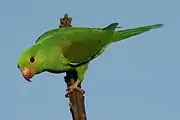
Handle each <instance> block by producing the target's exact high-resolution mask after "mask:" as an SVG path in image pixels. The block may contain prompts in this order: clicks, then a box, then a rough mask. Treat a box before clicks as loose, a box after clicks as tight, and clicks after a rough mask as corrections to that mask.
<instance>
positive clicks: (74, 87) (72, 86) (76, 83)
mask: <svg viewBox="0 0 180 120" xmlns="http://www.w3.org/2000/svg"><path fill="white" fill-rule="evenodd" d="M79 83H80V82H79V80H77V81H76V82H75V83H74V84H72V85H71V86H70V87H69V88H68V89H66V91H68V92H67V93H66V94H65V97H68V96H69V94H70V93H72V91H73V90H77V91H78V92H81V93H82V94H84V93H85V91H84V90H83V89H82V88H79V87H78V84H79Z"/></svg>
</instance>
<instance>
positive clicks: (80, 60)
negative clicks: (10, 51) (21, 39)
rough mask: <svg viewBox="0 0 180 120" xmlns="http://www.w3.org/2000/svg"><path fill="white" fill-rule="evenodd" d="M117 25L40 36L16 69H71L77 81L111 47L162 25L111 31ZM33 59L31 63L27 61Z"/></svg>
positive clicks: (70, 29) (19, 61) (61, 29)
mask: <svg viewBox="0 0 180 120" xmlns="http://www.w3.org/2000/svg"><path fill="white" fill-rule="evenodd" d="M117 25H118V23H113V24H111V25H109V26H107V27H105V28H77V27H71V28H57V29H53V30H50V31H48V32H46V33H44V34H43V35H41V36H40V37H39V38H38V39H37V41H36V43H35V44H34V45H32V46H31V47H30V48H29V49H27V50H26V51H24V52H23V54H22V55H21V56H20V57H19V59H18V66H19V67H20V68H23V67H28V68H30V69H34V70H35V71H36V73H37V74H38V73H41V72H43V71H49V72H53V73H61V72H66V71H68V70H70V69H75V70H76V71H77V73H78V77H79V79H80V80H81V81H82V80H83V79H84V74H85V71H86V70H87V68H88V63H89V62H90V61H91V60H93V59H94V58H96V57H98V56H99V55H100V54H101V53H102V52H103V51H104V50H105V48H106V47H107V46H108V45H110V44H111V43H114V42H117V41H120V40H123V39H125V38H128V37H131V36H135V35H138V34H141V33H143V32H146V31H149V30H151V29H154V28H159V27H162V26H163V25H162V24H156V25H151V26H143V27H138V28H134V29H127V30H120V31H115V29H116V27H117ZM32 56H33V57H34V58H35V62H34V63H31V62H30V60H29V59H30V58H31V57H32Z"/></svg>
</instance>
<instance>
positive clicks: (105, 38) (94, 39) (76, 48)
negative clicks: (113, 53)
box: [61, 23, 118, 64]
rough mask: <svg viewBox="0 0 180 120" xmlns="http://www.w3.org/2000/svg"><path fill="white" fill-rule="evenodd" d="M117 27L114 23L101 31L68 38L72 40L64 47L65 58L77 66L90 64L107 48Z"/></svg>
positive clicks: (82, 33)
mask: <svg viewBox="0 0 180 120" xmlns="http://www.w3.org/2000/svg"><path fill="white" fill-rule="evenodd" d="M117 25H118V24H117V23H113V24H111V25H109V26H107V27H106V28H104V29H101V30H94V29H92V31H87V32H86V31H84V32H76V35H75V36H72V37H70V36H68V37H69V39H71V40H70V41H69V42H67V44H66V45H64V46H63V49H62V51H61V52H62V54H63V56H64V57H66V58H67V59H68V60H69V61H71V62H72V63H76V64H82V63H84V62H85V63H86V62H89V61H90V60H92V59H94V58H95V57H97V56H98V55H97V54H99V53H101V52H102V49H103V48H104V47H105V46H107V44H108V43H109V42H110V41H109V40H110V38H111V37H112V35H113V32H114V30H115V28H116V26H117Z"/></svg>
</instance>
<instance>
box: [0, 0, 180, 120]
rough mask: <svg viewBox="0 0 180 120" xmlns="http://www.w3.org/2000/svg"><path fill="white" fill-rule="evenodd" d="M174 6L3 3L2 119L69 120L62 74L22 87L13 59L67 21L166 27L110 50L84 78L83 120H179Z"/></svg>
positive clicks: (158, 0) (120, 0) (116, 1)
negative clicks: (43, 35)
mask: <svg viewBox="0 0 180 120" xmlns="http://www.w3.org/2000/svg"><path fill="white" fill-rule="evenodd" d="M179 4H180V2H179V1H178V0H171V1H170V0H148V1H147V0H134V1H133V0H106V1H104V0H89V1H87V0H78V1H62V0H51V1H50V0H49V1H44V0H1V1H0V18H1V20H0V21H1V22H0V36H1V40H0V41H1V44H0V54H1V57H0V58H1V59H0V61H1V62H0V66H1V69H0V73H1V75H0V119H1V120H62V119H63V120H70V119H71V114H70V112H69V105H68V103H69V101H68V99H67V98H65V97H64V94H65V90H66V84H65V82H64V75H65V74H56V75H55V74H51V73H47V72H45V73H42V74H40V75H38V76H35V77H34V78H33V79H32V82H31V83H27V82H26V81H25V80H24V79H23V77H22V75H21V73H20V71H19V70H18V68H17V67H16V63H17V58H18V56H19V55H20V54H21V53H22V51H23V50H25V49H26V48H27V47H29V46H31V45H32V44H33V43H34V42H35V40H36V39H37V38H38V37H39V36H40V35H41V34H42V33H44V32H45V31H48V30H50V29H53V28H57V27H58V26H59V18H60V17H62V16H63V15H64V13H68V14H69V16H71V17H72V18H73V21H72V24H73V26H77V27H105V26H107V25H109V24H111V23H112V22H119V23H120V26H122V27H123V29H128V28H134V27H138V26H142V25H151V24H156V23H162V24H164V25H165V26H164V27H163V28H161V29H155V30H152V31H149V32H146V33H143V34H141V35H138V36H135V37H131V38H128V39H126V40H123V41H120V42H118V43H115V44H112V45H110V46H109V47H108V48H107V49H106V50H105V52H104V53H103V54H102V55H101V56H99V57H98V58H97V59H95V60H93V61H92V62H91V63H90V65H89V69H88V71H87V72H86V74H85V80H84V82H83V88H84V89H85V90H86V94H85V97H86V98H85V105H86V113H87V118H88V120H98V119H100V120H179V119H180V114H179V113H180V63H179V61H180V57H179V51H180V47H179V45H180V37H179V35H180V34H179V21H180V16H179V14H178V11H180V8H179Z"/></svg>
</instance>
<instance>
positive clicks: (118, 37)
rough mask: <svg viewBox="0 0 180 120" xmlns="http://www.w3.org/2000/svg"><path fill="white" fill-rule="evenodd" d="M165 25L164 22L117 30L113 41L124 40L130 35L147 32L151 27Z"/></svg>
mask: <svg viewBox="0 0 180 120" xmlns="http://www.w3.org/2000/svg"><path fill="white" fill-rule="evenodd" d="M163 26H164V24H155V25H148V26H142V27H137V28H133V29H127V30H120V31H115V32H114V35H113V38H112V40H111V42H112V43H113V42H118V41H120V40H123V39H126V38H129V37H132V36H135V35H138V34H141V33H144V32H147V31H149V30H151V29H155V28H161V27H163Z"/></svg>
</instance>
